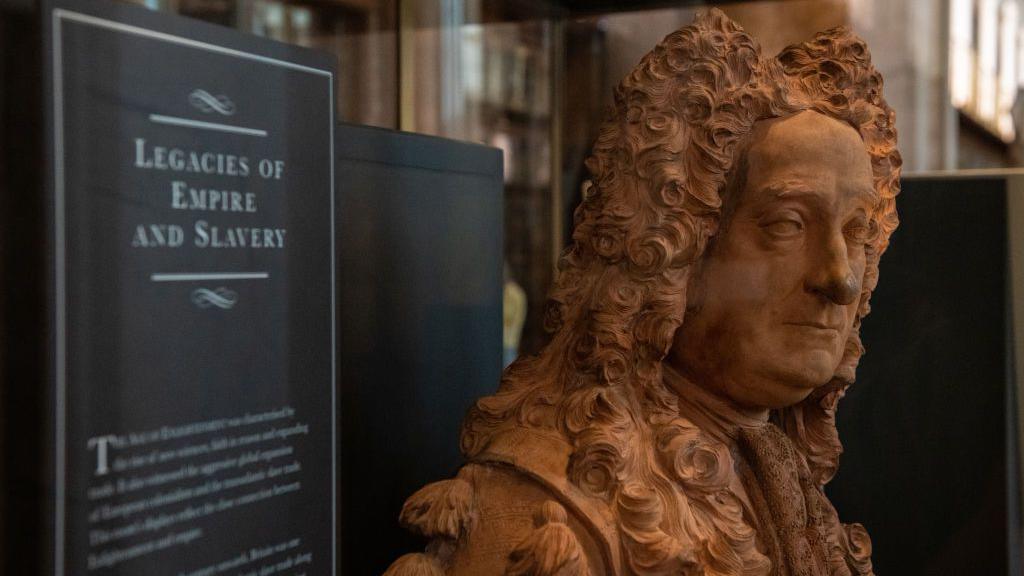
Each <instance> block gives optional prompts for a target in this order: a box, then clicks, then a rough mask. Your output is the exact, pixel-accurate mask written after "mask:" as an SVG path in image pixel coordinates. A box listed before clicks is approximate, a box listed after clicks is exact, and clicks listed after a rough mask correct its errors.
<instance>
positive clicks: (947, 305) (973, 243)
mask: <svg viewBox="0 0 1024 576" xmlns="http://www.w3.org/2000/svg"><path fill="white" fill-rule="evenodd" d="M1006 194H1007V180H1006V179H1005V178H972V179H964V178H959V179H905V180H904V182H903V192H902V194H900V196H899V198H898V201H897V206H898V210H899V213H900V221H901V224H900V227H899V228H898V229H897V230H896V233H895V234H894V235H893V237H892V244H891V246H890V248H889V251H888V252H886V254H885V255H884V256H883V258H882V262H881V270H880V274H881V277H880V281H879V285H878V289H877V290H875V292H874V295H873V296H872V300H871V306H872V312H871V315H870V316H869V317H868V318H866V319H865V321H864V325H863V327H862V329H861V334H862V336H863V340H864V346H865V347H866V348H867V353H866V354H865V356H864V358H863V359H862V360H861V364H860V368H859V369H858V374H857V375H858V380H857V383H856V384H855V385H854V386H853V387H852V388H851V389H850V391H849V392H848V394H847V396H846V398H845V399H844V400H843V401H841V402H840V405H839V432H840V437H841V438H842V440H843V443H844V445H845V448H846V451H845V453H844V455H843V457H842V461H841V466H840V469H839V474H838V475H837V477H836V478H835V480H834V481H833V482H832V483H831V484H830V485H829V486H828V487H827V491H828V493H829V496H830V497H831V499H832V501H833V503H834V504H835V505H836V508H837V509H838V511H839V515H840V518H841V519H842V520H843V521H845V522H860V523H862V524H864V526H865V527H866V528H867V530H868V532H869V534H871V537H872V541H873V545H874V565H875V571H876V572H877V573H878V574H901V575H917V574H920V575H926V574H927V575H951V576H952V575H964V574H1016V573H1018V571H1017V570H1019V565H1018V564H1017V559H1019V556H1020V550H1019V538H1020V531H1019V504H1018V498H1017V495H1018V494H1019V492H1018V491H1019V489H1020V488H1019V486H1018V482H1017V469H1016V462H1015V458H1016V456H1015V454H1016V445H1015V440H1014V439H1015V438H1016V424H1015V422H1014V421H1013V416H1014V414H1015V410H1013V409H1012V407H1014V406H1016V400H1015V399H1014V397H1013V394H1012V390H1013V385H1014V384H1013V383H1014V380H1013V378H1012V358H1011V356H1010V354H1011V352H1010V351H1011V348H1010V346H1011V341H1010V336H1011V334H1010V329H1011V324H1010V313H1011V308H1010V301H1009V299H1008V289H1009V280H1008V278H1009V277H1008V255H1007V200H1006ZM1008 408H1011V409H1008ZM1011 558H1012V559H1013V560H1012V562H1011Z"/></svg>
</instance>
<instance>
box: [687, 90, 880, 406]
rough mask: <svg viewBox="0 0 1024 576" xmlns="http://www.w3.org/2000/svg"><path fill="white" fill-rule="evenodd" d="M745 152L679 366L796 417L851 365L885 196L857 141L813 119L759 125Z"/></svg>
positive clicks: (808, 114) (696, 276)
mask: <svg viewBox="0 0 1024 576" xmlns="http://www.w3.org/2000/svg"><path fill="white" fill-rule="evenodd" d="M738 153H739V155H740V157H739V158H738V161H736V162H735V168H734V169H733V171H732V173H731V174H730V181H729V183H728V184H727V189H728V190H727V192H728V193H727V194H726V197H725V200H724V202H725V204H724V207H723V216H722V220H721V224H720V226H719V230H718V233H717V234H716V235H715V237H714V238H713V239H712V240H711V242H710V245H709V247H708V249H707V250H706V252H705V254H704V256H703V258H702V259H701V260H700V261H699V262H697V263H696V264H695V265H694V266H693V271H692V272H691V275H690V281H689V288H688V290H687V294H688V298H687V300H688V301H687V312H686V316H685V317H684V320H683V324H682V326H681V327H680V328H679V330H678V331H677V333H676V337H675V341H674V343H673V345H672V350H671V352H670V353H669V358H668V361H669V362H670V363H671V364H673V365H675V366H676V367H677V369H678V370H679V371H680V372H681V373H683V374H685V375H686V376H688V377H689V378H690V379H691V380H692V381H693V382H695V383H698V384H699V385H701V386H704V387H707V388H710V389H711V390H712V391H714V392H716V393H718V394H719V395H722V396H724V397H727V398H729V399H731V400H732V401H734V402H735V403H737V404H739V405H742V406H745V407H749V408H785V407H787V406H792V405H794V404H797V403H799V402H801V401H802V400H804V399H805V398H806V397H807V396H809V395H810V394H811V393H812V392H813V391H814V390H815V389H817V388H820V387H822V386H824V385H826V384H828V383H829V382H830V381H831V380H832V378H833V376H834V375H835V373H836V370H837V369H838V368H839V363H840V362H841V361H842V359H843V355H844V351H845V349H846V343H847V342H848V341H849V339H850V335H851V333H852V332H853V329H854V323H855V322H856V321H857V316H858V309H859V307H860V296H861V292H862V285H863V283H864V273H865V270H866V267H867V245H868V243H869V242H871V241H872V240H873V239H874V237H875V236H876V235H877V230H878V223H877V222H876V221H875V220H874V219H873V218H872V215H873V213H874V211H875V207H876V206H877V205H878V201H879V195H878V192H877V191H876V190H875V187H874V184H873V181H872V171H871V158H870V156H869V155H868V152H867V150H866V148H865V145H864V141H863V140H862V139H861V137H860V135H859V134H858V133H857V131H856V130H855V129H854V128H853V127H852V126H850V125H849V124H845V123H843V122H840V121H838V120H836V119H834V118H832V117H829V116H826V115H824V114H821V113H819V112H816V111H813V110H805V111H801V112H797V113H796V114H793V115H790V116H785V117H781V118H772V119H765V120H758V121H757V122H755V124H754V127H753V129H752V130H751V132H750V134H749V135H748V136H747V140H746V142H745V143H744V145H743V147H742V148H741V149H740V150H739V152H738Z"/></svg>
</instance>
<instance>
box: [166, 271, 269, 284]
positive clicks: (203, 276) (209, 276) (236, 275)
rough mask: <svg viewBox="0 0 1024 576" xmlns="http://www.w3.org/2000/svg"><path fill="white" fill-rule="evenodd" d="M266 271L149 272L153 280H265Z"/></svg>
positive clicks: (267, 276)
mask: <svg viewBox="0 0 1024 576" xmlns="http://www.w3.org/2000/svg"><path fill="white" fill-rule="evenodd" d="M267 278H270V274H268V273H267V272H179V273H173V274H150V276H149V279H150V280H152V281H153V282H192V281H195V280H266V279H267Z"/></svg>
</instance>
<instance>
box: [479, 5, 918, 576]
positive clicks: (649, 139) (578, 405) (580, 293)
mask: <svg viewBox="0 0 1024 576" xmlns="http://www.w3.org/2000/svg"><path fill="white" fill-rule="evenodd" d="M881 90H882V79H881V76H880V75H879V74H878V72H877V71H875V69H874V68H873V67H872V65H871V62H870V55H869V53H868V50H867V47H866V46H865V44H864V42H863V41H862V40H860V39H859V38H857V37H856V36H855V35H853V34H852V33H851V32H850V31H849V30H847V29H845V28H837V29H833V30H829V31H827V32H824V33H821V34H819V35H817V36H816V37H815V38H814V39H813V40H812V41H810V42H807V43H804V44H800V45H795V46H791V47H789V48H787V49H785V50H783V52H782V53H781V54H780V55H779V56H778V57H777V58H775V59H764V58H762V56H761V53H760V47H759V46H758V45H757V43H756V42H755V41H754V40H753V39H752V38H751V37H750V36H749V35H748V34H747V33H746V32H744V31H743V30H742V29H741V28H740V27H739V26H738V25H737V24H736V23H735V22H733V21H732V20H730V19H729V18H728V17H726V16H725V15H724V14H723V13H722V12H720V11H718V10H715V9H712V10H709V11H707V12H703V13H702V14H700V15H698V16H697V18H696V19H695V21H694V22H693V24H691V25H689V26H686V27H685V28H682V29H681V30H678V31H676V32H674V33H672V34H670V35H669V36H667V37H666V38H665V39H664V40H663V41H662V42H661V43H660V44H659V45H658V46H657V47H655V49H654V50H652V51H651V52H650V53H648V54H647V55H646V56H645V57H644V58H643V59H642V60H641V62H640V63H639V64H638V65H637V67H636V68H635V69H634V70H633V71H632V72H631V73H630V75H629V76H628V77H626V78H625V79H624V80H623V81H622V83H621V84H620V85H619V86H618V87H617V89H616V90H615V98H614V104H613V105H612V106H611V107H610V108H609V110H608V112H607V116H606V119H605V121H604V123H603V125H602V127H601V130H600V135H599V136H598V139H597V142H596V143H595V144H594V148H593V152H592V155H591V156H590V157H589V158H588V160H587V163H586V164H587V168H588V169H589V171H590V173H591V177H592V178H591V180H590V181H589V182H588V184H587V185H585V190H584V200H583V202H582V203H581V204H580V206H579V207H578V209H577V210H576V213H575V228H574V232H573V237H572V243H571V245H570V246H569V247H568V249H567V250H566V251H565V252H564V253H563V255H562V257H561V259H560V262H559V273H558V276H557V279H556V281H555V285H554V287H553V289H552V291H551V293H550V295H549V301H548V303H547V308H546V312H545V324H546V328H547V329H548V330H549V331H550V332H551V333H552V337H551V340H550V342H549V343H548V345H547V346H546V347H545V348H544V350H543V351H541V353H540V354H538V355H537V356H533V357H524V358H520V359H519V360H517V361H516V362H515V363H513V364H512V366H510V367H509V368H508V369H507V370H506V372H505V375H504V377H503V379H502V382H501V386H500V388H499V390H498V392H497V393H496V394H494V395H492V396H489V397H486V398H483V399H481V400H479V401H478V402H477V404H476V405H475V406H474V408H473V409H472V410H471V411H470V413H469V414H468V416H467V418H466V421H465V423H464V426H463V432H462V450H463V452H464V453H465V455H466V456H467V457H468V458H470V459H472V458H473V457H474V456H475V455H477V454H479V453H480V452H481V451H483V450H484V449H486V447H487V445H488V444H489V442H490V441H491V439H493V438H494V437H495V436H496V435H499V434H501V433H502V432H503V431H507V430H510V429H513V428H516V427H530V428H538V429H546V430H549V431H553V432H557V433H559V434H561V435H563V436H564V437H565V438H566V440H567V441H568V442H569V443H570V444H571V446H572V447H573V453H572V456H571V459H570V463H569V469H568V470H567V474H568V476H569V478H570V480H571V481H572V482H573V483H575V484H576V485H577V486H579V487H580V488H581V489H582V490H583V491H584V492H586V493H588V494H590V495H592V496H595V497H599V498H602V499H603V500H605V501H606V502H607V503H608V505H609V506H610V507H611V508H612V509H613V510H614V511H615V512H616V514H617V516H618V517H619V519H620V524H621V526H620V533H621V537H622V540H623V542H622V544H623V550H624V551H625V552H626V554H625V557H626V559H627V562H628V563H629V565H630V569H631V570H632V571H634V572H636V573H638V574H647V573H661V572H664V571H665V570H675V569H679V570H685V569H686V567H687V566H692V565H694V563H702V564H703V565H707V566H712V567H714V568H715V569H717V570H718V571H719V572H720V573H722V574H759V573H764V572H765V571H766V570H767V568H766V566H767V560H766V559H765V558H764V557H763V556H762V555H761V554H760V553H759V552H757V550H756V549H755V547H754V542H753V533H752V531H750V530H749V529H744V527H743V526H742V522H741V519H739V518H732V517H730V516H735V514H732V512H730V510H732V511H733V512H734V510H733V507H731V506H729V505H719V506H707V505H706V502H705V500H706V499H692V498H688V497H687V494H686V493H684V492H683V491H682V489H681V487H680V482H679V479H678V478H677V474H675V473H674V472H673V469H672V461H673V458H672V455H671V454H669V455H666V454H665V451H666V450H670V449H671V447H672V446H674V445H676V443H675V442H673V441H672V438H673V435H678V434H683V433H685V430H684V428H685V426H684V424H682V423H680V421H679V418H678V410H677V406H676V397H675V395H674V392H672V391H670V390H669V389H668V388H667V387H666V386H665V384H664V383H663V381H662V367H661V363H662V360H663V359H664V357H665V355H666V354H667V352H668V350H669V348H670V346H671V344H672V340H673V336H674V334H675V332H676V330H677V329H678V328H679V326H680V325H681V323H682V322H683V319H684V314H685V311H686V285H687V279H688V275H689V273H690V269H691V266H692V265H693V264H694V263H695V262H697V261H698V260H699V259H700V258H701V257H702V256H703V254H704V251H705V248H706V247H707V245H708V242H709V240H710V239H711V238H712V237H713V236H714V234H715V233H716V231H717V230H718V225H719V218H720V216H721V208H722V204H723V194H725V189H726V182H727V176H728V174H729V172H730V170H731V168H732V167H733V165H734V163H735V161H736V158H735V156H736V154H737V150H738V148H740V147H741V145H742V143H743V141H744V138H745V137H746V136H747V135H748V134H749V132H750V130H751V128H752V126H753V124H754V123H755V122H756V121H757V120H760V119H765V118H772V117H780V116H787V115H790V114H794V113H796V112H799V111H801V110H807V109H811V110H816V111H819V112H821V113H823V114H826V115H828V116H831V117H833V118H836V119H839V120H841V121H844V122H847V123H849V124H850V125H852V126H853V127H854V128H856V129H857V130H858V131H859V133H860V135H861V137H862V139H863V140H864V143H865V146H866V149H867V150H868V152H869V154H870V155H871V160H872V166H873V169H874V184H875V188H876V190H877V191H878V194H879V198H880V200H879V203H878V205H877V206H876V207H875V210H874V213H873V214H872V221H873V224H874V230H875V235H874V237H873V238H872V240H871V242H870V244H869V247H868V261H867V270H866V272H865V281H864V283H863V285H864V291H863V293H862V295H861V304H860V311H859V315H858V319H857V321H856V324H855V327H854V331H853V334H852V335H851V337H850V340H849V342H848V343H847V346H846V355H845V357H844V359H843V361H842V363H841V365H840V367H839V369H838V370H837V373H836V375H835V377H834V379H833V381H832V382H831V383H830V384H829V385H828V386H826V387H824V388H823V389H822V393H820V394H816V395H814V396H813V397H812V398H809V399H808V400H807V401H805V402H804V403H802V404H800V405H798V406H794V407H791V408H787V409H784V410H781V411H779V412H778V413H776V414H774V415H773V416H774V418H775V421H776V422H777V423H778V424H779V425H780V426H781V427H782V428H783V429H784V430H785V431H786V432H787V434H789V435H790V437H791V438H793V440H794V441H795V443H796V445H797V447H798V449H799V450H801V452H802V453H803V454H804V456H805V457H806V458H807V460H808V463H809V464H810V466H811V469H812V470H813V471H814V473H815V475H816V478H817V480H818V481H819V483H821V484H824V483H825V482H827V481H828V480H829V479H830V478H831V477H832V475H833V474H834V471H835V469H836V467H837V462H838V457H839V452H840V451H841V446H840V444H839V440H838V436H837V434H836V430H835V421H834V411H835V406H836V402H837V401H838V399H839V398H840V397H841V395H842V393H843V391H844V390H845V388H846V387H847V386H848V385H849V384H851V383H852V382H853V379H854V371H855V368H856V365H857V362H858V360H859V358H860V356H861V354H862V353H863V347H862V346H861V344H860V338H859V335H858V329H859V326H860V318H862V317H863V316H864V315H866V314H867V313H868V310H869V306H868V300H869V298H870V295H871V290H872V289H873V288H874V287H875V285H876V283H877V277H878V259H879V256H880V255H881V254H882V252H883V251H884V250H885V247H886V245H887V243H888V238H889V235H890V233H891V232H892V230H893V229H894V228H895V227H896V224H897V218H896V211H895V204H894V197H895V195H896V194H897V192H898V189H899V183H898V181H899V167H900V156H899V153H898V151H897V150H896V148H895V146H896V134H895V128H894V116H893V112H892V110H891V109H890V108H889V107H888V105H887V104H886V103H885V101H884V100H883V99H882V95H881ZM726 456H727V455H726ZM723 465H724V464H723ZM727 504H728V503H727ZM698 526H701V527H702V529H699V530H698V528H697V527H698ZM709 526H710V527H712V528H716V527H717V531H716V534H718V535H719V537H720V539H721V541H712V542H708V541H705V542H703V545H699V544H697V542H696V541H695V540H694V538H695V537H696V536H695V535H697V534H699V533H706V532H707V531H708V528H707V527H709Z"/></svg>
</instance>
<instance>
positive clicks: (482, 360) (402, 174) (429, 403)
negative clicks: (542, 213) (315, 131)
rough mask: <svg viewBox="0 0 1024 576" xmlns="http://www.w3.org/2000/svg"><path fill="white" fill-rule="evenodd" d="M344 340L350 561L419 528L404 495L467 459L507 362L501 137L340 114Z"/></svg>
mask: <svg viewBox="0 0 1024 576" xmlns="http://www.w3.org/2000/svg"><path fill="white" fill-rule="evenodd" d="M335 141H336V150H335V156H336V159H337V161H336V164H335V169H336V170H337V174H338V195H337V196H338V204H337V206H336V211H337V222H338V231H339V237H338V246H339V252H338V270H339V274H338V298H339V300H338V310H339V314H340V316H339V318H338V330H339V332H338V350H339V354H340V366H339V378H338V382H339V385H340V389H341V392H340V396H339V399H340V406H341V410H340V413H339V418H340V426H341V442H340V446H341V448H340V452H341V453H340V462H341V486H340V494H341V517H340V522H339V525H340V528H341V542H342V545H341V551H340V552H341V562H340V566H341V568H342V573H343V574H379V573H381V572H383V571H384V570H385V569H386V568H387V566H388V565H389V564H390V563H391V562H392V561H393V560H394V559H395V558H397V557H398V556H400V555H401V554H403V553H406V552H415V551H421V550H422V548H423V545H424V542H423V541H421V540H420V539H418V538H416V537H415V536H412V535H410V533H409V532H407V531H405V530H402V529H401V527H400V526H399V525H398V515H399V512H400V510H401V507H402V503H403V502H404V501H405V499H406V498H407V497H409V496H410V495H412V493H413V492H415V491H416V490H417V489H419V488H420V487H421V486H423V485H424V484H426V483H428V482H433V481H436V480H441V479H444V478H448V477H451V476H452V475H453V474H454V473H455V472H456V471H457V469H458V466H459V463H460V461H461V456H460V454H459V450H458V446H459V442H458V437H459V427H460V424H461V422H462V417H463V415H464V413H465V411H466V409H467V408H469V406H470V405H471V403H472V402H473V400H474V399H476V398H477V397H480V396H482V395H484V394H488V393H490V392H492V391H493V390H494V389H495V388H496V387H497V385H498V380H499V378H500V376H501V293H502V233H501V231H502V180H501V173H502V170H501V154H500V152H499V151H497V150H494V149H491V148H486V147H483V146H476V145H471V144H463V143H458V142H453V141H448V140H442V139H439V138H431V137H425V136H419V135H413V134H401V133H395V132H391V131H387V130H380V129H374V128H366V127H361V126H346V125H342V126H339V127H338V128H337V132H336V139H335Z"/></svg>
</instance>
